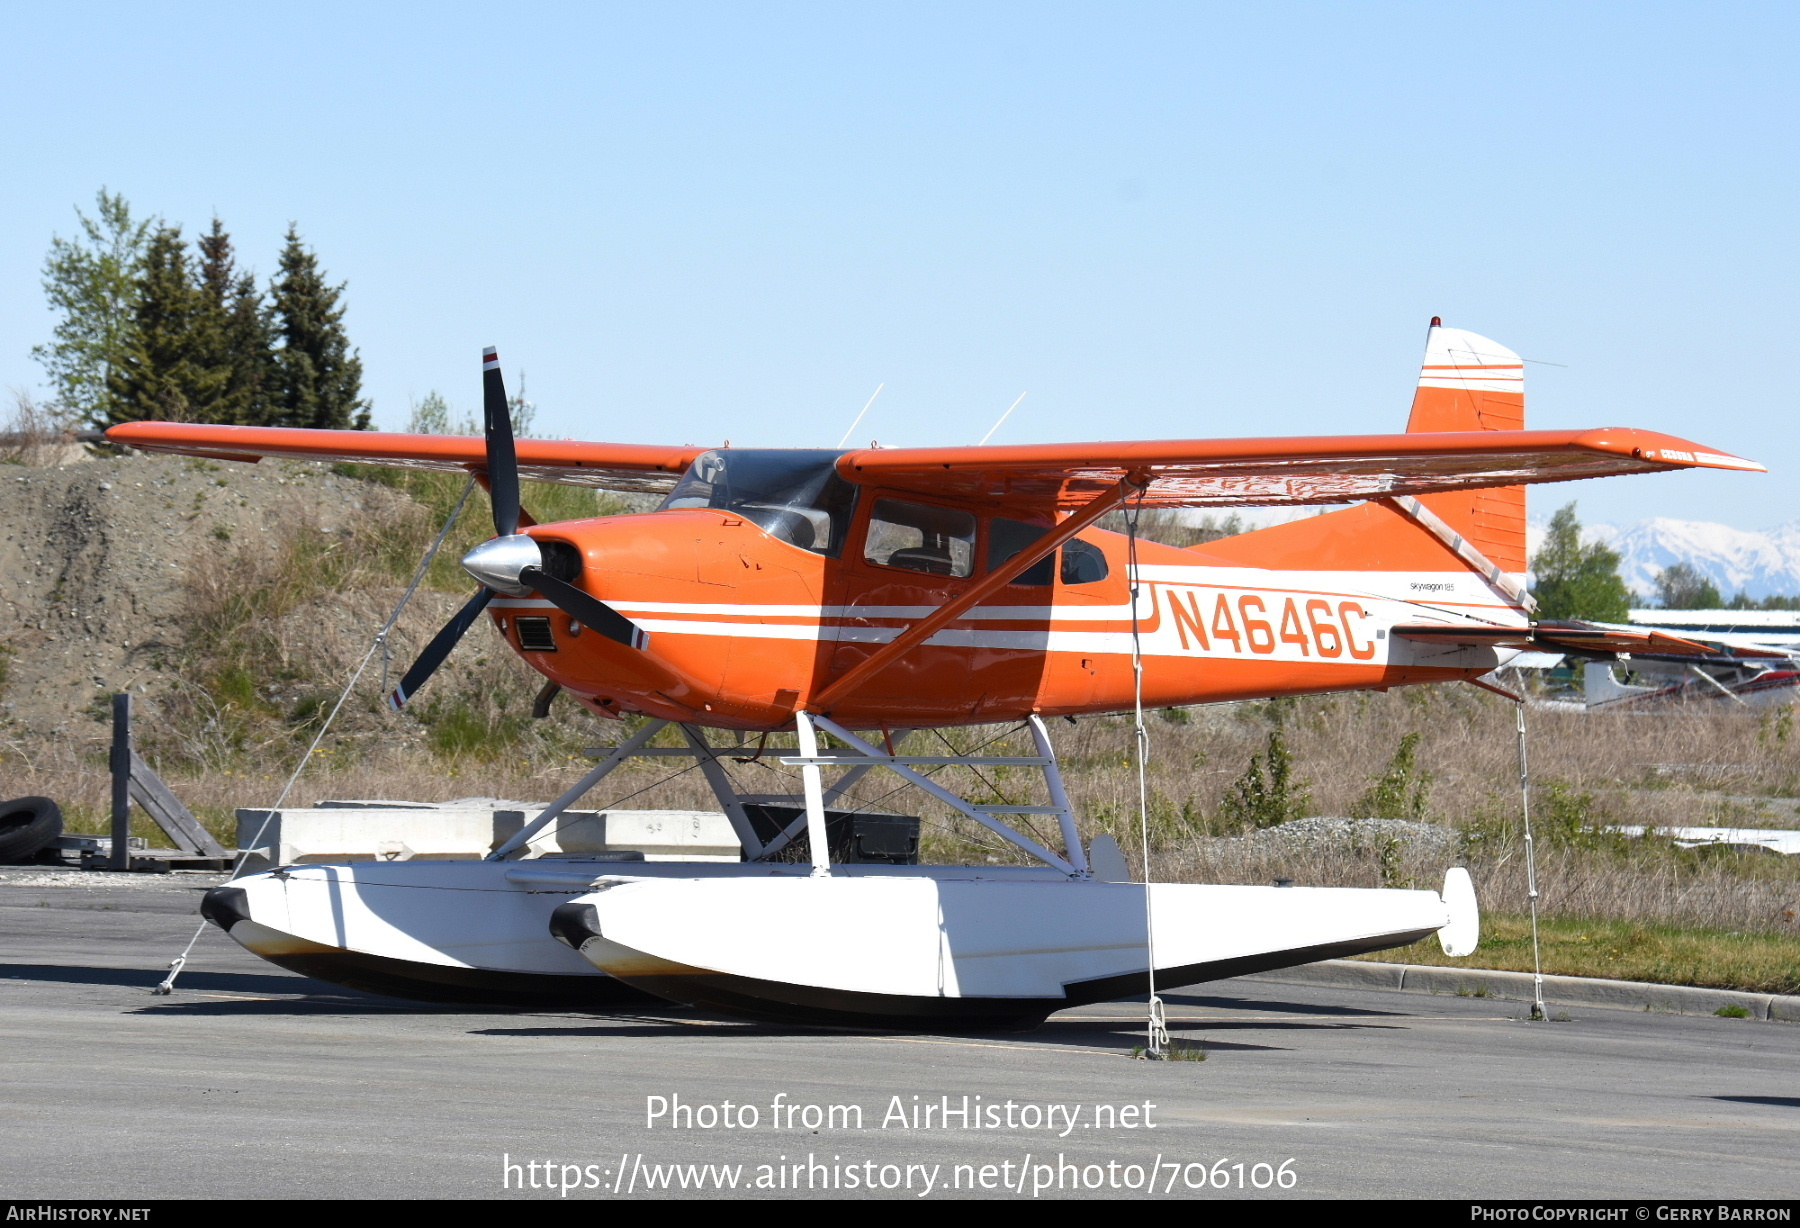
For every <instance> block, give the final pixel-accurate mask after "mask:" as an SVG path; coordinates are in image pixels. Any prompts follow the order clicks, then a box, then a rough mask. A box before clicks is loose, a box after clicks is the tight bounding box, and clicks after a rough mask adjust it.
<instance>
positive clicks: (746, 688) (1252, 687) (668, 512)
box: [490, 454, 1526, 730]
mask: <svg viewBox="0 0 1800 1228" xmlns="http://www.w3.org/2000/svg"><path fill="white" fill-rule="evenodd" d="M725 455H727V456H729V455H730V454H725ZM677 494H678V495H679V494H680V492H679V491H678V492H677ZM671 502H672V503H678V502H679V500H678V499H672V500H671ZM748 506H749V507H750V508H751V509H752V510H751V511H750V513H749V514H745V513H744V512H742V511H738V510H733V509H730V508H720V507H712V506H688V507H682V506H666V507H665V510H661V511H657V512H653V513H645V514H639V515H623V516H612V517H605V518H598V519H593V520H582V521H571V522H563V523H558V524H551V525H542V526H538V527H535V528H532V529H530V530H529V532H530V533H531V534H532V536H533V537H535V538H537V539H538V540H539V541H540V542H541V543H542V542H551V541H560V542H566V543H568V544H569V545H571V546H573V547H574V551H575V553H576V554H578V555H579V558H580V570H579V578H578V580H577V581H576V582H578V583H579V584H580V585H581V586H582V587H583V588H585V589H586V590H587V591H588V592H590V593H592V594H593V595H594V596H596V597H599V598H600V599H601V600H603V601H605V602H606V603H608V604H609V605H611V606H612V607H614V608H615V609H617V610H618V611H619V612H620V613H621V614H623V615H625V616H626V617H627V618H629V619H631V620H632V621H633V622H634V623H636V624H637V625H638V626H640V627H642V628H643V629H644V630H645V631H647V632H648V633H649V643H648V645H647V647H646V648H644V649H643V650H641V651H640V650H637V649H633V648H630V647H628V646H625V645H622V644H619V643H617V642H615V641H613V640H609V639H607V638H605V637H604V636H601V635H598V634H594V633H592V632H588V633H586V634H583V633H582V629H581V628H580V627H579V625H578V624H576V623H574V622H573V621H572V620H571V619H570V617H569V616H568V615H566V614H564V613H563V612H561V611H560V610H558V609H556V608H555V607H554V606H552V605H551V604H550V603H549V602H547V601H544V600H542V599H541V598H537V597H534V596H528V597H523V598H515V597H501V598H499V599H496V600H495V601H494V602H493V604H492V605H491V606H490V613H491V616H492V617H493V618H494V620H495V624H496V626H497V628H498V629H499V631H500V632H501V634H502V635H503V636H504V637H505V638H506V640H507V641H508V643H509V644H510V645H511V646H512V647H513V648H514V649H515V650H516V651H518V652H520V654H521V655H522V656H523V657H524V658H525V660H526V661H527V662H529V663H530V664H531V666H532V667H533V668H534V669H537V670H538V671H540V672H541V673H543V674H544V675H546V676H547V677H549V678H550V679H552V680H554V681H555V682H557V683H559V684H561V685H562V686H563V687H564V688H565V690H567V691H568V692H570V693H571V694H573V695H574V696H576V697H578V698H580V699H581V700H582V701H583V702H584V703H586V704H587V705H588V706H590V707H591V708H593V709H594V710H595V711H597V712H600V713H602V714H607V715H617V714H621V713H624V712H641V713H646V714H649V715H653V716H660V717H665V718H669V719H674V720H681V721H691V722H697V723H701V724H706V725H713V726H719V727H725V728H737V729H746V730H764V729H774V728H779V727H781V726H783V725H786V724H788V723H789V722H790V721H791V720H792V719H793V714H794V712H795V710H796V709H797V708H802V707H805V706H806V705H807V703H808V700H809V698H810V697H811V696H813V695H814V694H817V693H819V692H821V691H822V690H823V689H824V688H825V687H826V686H827V685H829V684H830V683H831V682H832V681H833V680H834V679H836V678H838V677H840V676H841V675H842V674H843V673H844V672H845V671H846V670H848V669H849V668H850V667H852V666H853V665H855V664H857V663H858V662H860V661H862V660H863V659H864V658H865V657H867V656H868V655H869V654H870V653H872V652H874V651H875V650H876V649H877V648H879V647H880V646H881V645H883V644H885V643H887V642H889V641H891V640H893V639H894V638H895V637H896V636H898V635H899V634H900V633H901V632H902V631H904V630H905V629H906V628H907V627H909V626H911V625H912V624H913V623H915V622H917V621H918V620H919V619H921V618H923V617H925V616H927V615H928V614H930V613H932V612H933V611H935V610H936V609H937V608H938V607H939V606H941V605H943V604H944V603H946V602H948V601H951V600H953V599H955V598H956V597H957V596H958V595H959V594H960V593H961V592H963V591H964V590H965V589H966V588H967V587H968V586H969V585H971V584H974V583H976V582H977V581H978V580H979V579H980V578H981V576H982V575H983V574H984V572H985V570H986V568H987V567H989V566H992V565H997V564H998V563H999V562H1002V561H1004V560H1005V559H1006V558H1008V557H1010V556H1011V554H1012V553H1013V552H1014V551H1015V550H1016V549H1018V548H1019V546H1020V545H1021V544H1022V542H1028V541H1029V540H1031V539H1032V538H1033V537H1035V536H1037V535H1041V534H1042V533H1044V532H1047V531H1048V530H1049V528H1050V527H1051V517H1050V516H1049V515H1047V514H1046V515H1044V516H1042V517H1041V518H1040V519H1039V522H1038V523H1036V524H1033V523H1030V522H1027V521H1023V520H1020V519H1015V517H1018V516H1019V515H1020V513H1019V512H1018V511H1016V510H1011V509H1007V508H1004V507H999V506H996V507H994V508H992V509H983V508H979V507H971V506H970V505H968V504H966V503H962V504H953V503H951V502H948V501H946V502H944V503H943V504H926V503H923V502H922V501H921V500H920V498H919V497H918V496H917V495H914V494H903V493H898V492H895V493H889V492H884V491H882V490H879V489H873V488H860V489H857V490H855V491H854V492H853V493H852V494H851V495H850V496H849V497H847V498H839V499H838V501H837V504H836V505H835V506H834V507H833V509H832V515H831V516H830V517H827V516H825V515H824V514H823V513H812V514H811V519H810V520H809V521H807V522H805V523H803V524H802V523H799V522H794V521H791V520H790V521H783V520H782V519H781V517H780V516H779V515H777V514H776V513H773V512H769V511H757V510H754V509H756V508H761V507H764V506H765V505H762V504H751V505H748ZM1364 510H1365V509H1353V510H1352V511H1351V512H1340V513H1333V515H1337V516H1347V517H1351V518H1352V521H1353V519H1354V516H1355V514H1356V513H1357V512H1360V511H1364ZM1366 510H1370V511H1375V510H1377V509H1366ZM796 524H798V525H799V527H798V531H796V528H795V525H796ZM1345 531H1346V532H1347V533H1349V534H1350V536H1351V539H1352V542H1351V548H1350V553H1351V555H1352V556H1354V555H1355V554H1356V553H1357V552H1356V550H1355V548H1354V537H1355V534H1356V533H1357V532H1358V531H1359V530H1358V529H1357V528H1356V525H1355V524H1354V523H1353V522H1346V525H1345ZM1257 536H1258V535H1257V534H1249V535H1245V537H1243V538H1239V539H1233V541H1234V543H1235V544H1236V546H1237V549H1236V550H1235V551H1226V552H1220V551H1219V550H1217V549H1216V548H1209V547H1200V548H1195V549H1176V548H1173V547H1170V546H1165V545H1161V544H1158V543H1155V542H1150V541H1144V540H1139V541H1138V542H1137V544H1136V549H1137V557H1138V572H1139V575H1140V577H1141V580H1142V583H1141V585H1140V591H1139V592H1138V595H1137V599H1136V601H1135V603H1134V602H1133V600H1132V598H1131V595H1130V593H1129V591H1128V588H1129V586H1128V576H1129V574H1130V565H1129V564H1130V560H1129V552H1130V545H1131V543H1130V542H1129V540H1128V538H1127V537H1126V536H1125V535H1123V534H1119V533H1113V532H1107V531H1102V530H1098V529H1090V530H1086V531H1084V532H1083V533H1082V534H1081V535H1080V536H1079V537H1078V538H1076V539H1075V541H1074V542H1072V543H1071V544H1070V545H1068V546H1065V547H1064V548H1063V549H1062V550H1061V551H1059V552H1057V554H1056V555H1053V556H1051V557H1050V558H1049V559H1046V560H1045V561H1044V563H1042V564H1039V565H1038V566H1036V567H1034V568H1032V569H1030V570H1028V571H1027V572H1026V573H1025V574H1024V575H1023V576H1021V577H1020V581H1021V582H1017V583H1013V584H1009V585H1007V586H1005V587H1004V588H1003V589H1002V590H1000V591H999V592H998V593H997V594H996V595H994V596H993V597H991V598H990V599H988V600H986V601H984V602H983V603H982V604H980V605H977V606H976V607H974V608H973V609H971V610H969V611H968V612H967V613H966V615H965V616H964V617H962V618H960V619H957V620H956V621H954V622H952V623H951V624H950V625H948V626H947V627H945V628H944V629H943V630H941V631H939V632H938V633H937V634H935V635H934V636H932V637H931V638H930V639H929V640H927V641H926V642H925V643H924V644H923V645H921V646H920V647H918V648H917V649H915V650H913V651H912V652H910V653H907V654H905V655H903V656H902V657H900V658H899V659H897V660H896V661H894V662H893V663H892V664H891V665H889V666H888V667H886V668H885V669H884V670H883V671H882V672H880V673H879V674H877V675H876V676H875V677H874V678H873V679H871V680H870V681H869V682H868V683H866V684H865V685H864V686H863V687H861V688H860V689H859V690H857V691H855V692H853V693H852V694H851V695H849V696H847V697H845V698H843V699H841V700H839V701H837V702H835V703H834V704H833V711H832V713H831V715H833V717H834V718H835V719H837V720H839V721H841V722H849V723H854V724H858V725H860V726H861V727H873V726H877V725H882V724H885V725H887V726H889V727H892V728H903V727H909V726H944V725H958V724H973V723H981V722H989V721H1004V720H1013V719H1020V718H1022V717H1024V716H1026V715H1028V714H1030V713H1034V712H1035V713H1038V714H1040V715H1045V716H1056V715H1073V714H1082V713H1101V712H1115V711H1120V710H1122V709H1127V708H1130V707H1131V706H1132V704H1133V671H1132V652H1133V638H1134V634H1135V636H1136V639H1137V642H1138V644H1139V646H1140V649H1141V653H1142V657H1143V662H1144V678H1143V701H1144V703H1145V704H1146V705H1148V706H1157V707H1167V706H1179V705H1187V704H1199V703H1209V702H1215V701H1220V700H1231V699H1245V698H1257V697H1267V696H1277V695H1289V694H1306V693H1318V692H1328V691H1343V690H1358V689H1382V688H1386V687H1391V686H1397V685H1404V684H1409V683H1421V682H1436V681H1446V680H1453V679H1460V678H1468V677H1475V676H1478V675H1480V674H1483V673H1485V672H1487V671H1489V670H1491V669H1493V668H1494V667H1495V666H1496V665H1499V664H1502V663H1503V662H1504V660H1505V659H1506V658H1507V657H1508V656H1509V655H1510V654H1509V653H1507V652H1505V651H1504V650H1501V651H1498V652H1496V651H1495V650H1491V649H1458V648H1444V647H1439V646H1429V645H1423V644H1413V643H1408V642H1406V641H1404V640H1397V639H1395V638H1394V637H1391V636H1390V635H1389V634H1388V632H1389V629H1390V628H1392V627H1393V626H1395V625H1396V624H1399V623H1413V624H1416V623H1419V622H1430V621H1443V622H1460V621H1465V620H1467V619H1468V618H1471V617H1473V618H1477V619H1479V620H1481V621H1484V622H1489V623H1500V624H1503V625H1508V626H1523V625H1524V624H1525V622H1526V617H1525V615H1524V613H1523V612H1522V611H1520V610H1519V609H1517V608H1516V607H1514V606H1511V605H1509V604H1508V602H1507V600H1506V599H1505V598H1504V597H1502V596H1501V595H1499V594H1497V593H1496V592H1494V590H1493V589H1492V588H1490V587H1489V586H1488V585H1487V584H1486V583H1484V582H1483V581H1482V580H1481V578H1480V577H1478V576H1476V575H1475V574H1474V573H1472V572H1471V571H1469V570H1468V569H1466V568H1461V567H1459V566H1457V564H1456V560H1455V559H1454V556H1452V555H1450V554H1449V553H1448V552H1447V551H1442V550H1437V549H1415V550H1412V551H1411V554H1410V555H1409V556H1408V558H1409V559H1410V561H1411V563H1412V565H1411V566H1394V565H1391V561H1390V565H1387V566H1383V563H1382V559H1381V558H1380V557H1379V556H1380V554H1381V551H1379V550H1376V549H1373V548H1371V550H1370V552H1369V557H1368V559H1367V560H1366V561H1367V564H1368V569H1362V568H1361V567H1359V566H1358V565H1357V564H1358V563H1361V562H1363V560H1361V559H1357V558H1354V557H1353V558H1351V559H1346V557H1345V550H1344V548H1343V547H1342V546H1340V547H1339V548H1338V549H1336V550H1335V551H1328V552H1326V553H1330V554H1332V558H1331V559H1330V562H1331V563H1332V564H1334V565H1335V566H1334V567H1333V568H1332V569H1322V570H1307V569H1305V568H1304V567H1303V566H1298V567H1297V566H1295V565H1294V564H1296V563H1297V562H1301V563H1303V562H1304V559H1303V558H1302V559H1296V558H1295V557H1293V555H1294V551H1293V550H1291V549H1290V550H1289V551H1287V554H1286V556H1285V557H1280V558H1278V559H1272V560H1271V561H1272V562H1273V563H1275V565H1271V566H1255V565H1251V566H1246V565H1244V562H1243V555H1244V554H1245V549H1244V548H1245V547H1246V546H1248V545H1250V544H1251V542H1252V541H1253V539H1255V538H1256V537H1257ZM1275 545H1276V543H1274V542H1272V543H1271V546H1272V548H1273V547H1274V546H1275ZM564 553H565V555H566V554H567V553H568V552H566V551H565V552H564ZM1250 553H1251V554H1254V553H1255V552H1254V551H1251V552H1250ZM1276 553H1279V551H1276ZM1390 553H1391V552H1390ZM1403 553H1404V552H1403ZM1234 556H1235V557H1234ZM1404 561H1406V560H1403V562H1404ZM1346 564H1348V565H1346ZM1420 564H1423V565H1422V566H1421V565H1420Z"/></svg>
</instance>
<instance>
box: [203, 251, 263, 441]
mask: <svg viewBox="0 0 1800 1228" xmlns="http://www.w3.org/2000/svg"><path fill="white" fill-rule="evenodd" d="M198 246H199V248H200V269H199V275H200V292H201V317H202V323H201V327H200V329H199V335H198V336H197V337H196V341H197V343H198V344H199V345H200V346H202V347H203V348H204V350H205V352H206V353H205V358H206V362H207V365H209V366H213V367H222V368H224V369H225V370H226V371H227V372H228V374H227V376H226V379H225V386H224V390H223V392H222V394H221V396H220V398H219V401H218V403H217V405H216V406H215V407H214V409H213V412H212V415H211V416H210V417H209V418H208V419H207V420H208V421H211V422H231V423H240V424H252V425H255V424H261V423H266V422H267V421H268V420H269V417H270V414H269V388H270V385H271V384H272V383H273V379H274V359H273V350H274V346H275V337H274V332H273V330H272V329H271V327H270V323H269V313H268V311H267V309H266V308H265V307H264V305H263V297H262V292H261V291H259V290H258V289H257V288H256V278H255V277H254V276H252V275H251V274H249V273H243V274H240V273H239V272H238V271H237V257H236V254H235V253H234V252H233V250H232V246H231V236H230V235H228V234H226V233H225V227H224V225H223V224H222V223H221V222H220V221H219V219H218V218H216V217H215V218H213V223H212V229H211V230H210V231H209V232H207V233H206V234H204V235H202V236H201V237H200V239H199V243H198Z"/></svg>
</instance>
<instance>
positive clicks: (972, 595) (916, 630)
mask: <svg viewBox="0 0 1800 1228" xmlns="http://www.w3.org/2000/svg"><path fill="white" fill-rule="evenodd" d="M1147 481H1148V477H1147V475H1143V474H1140V473H1137V472H1133V473H1132V474H1130V475H1128V476H1127V477H1126V478H1125V479H1124V480H1122V481H1121V482H1119V483H1118V485H1116V486H1114V487H1113V488H1112V489H1111V490H1109V491H1107V492H1106V493H1105V494H1103V495H1098V496H1096V497H1094V498H1092V499H1090V500H1088V502H1087V504H1086V505H1085V506H1084V507H1082V509H1081V510H1080V511H1078V512H1076V513H1075V514H1074V515H1072V516H1070V517H1069V518H1068V519H1067V520H1065V521H1063V522H1062V523H1061V524H1059V525H1057V526H1056V527H1055V528H1054V529H1052V530H1050V532H1048V533H1046V534H1044V535H1043V536H1042V537H1040V538H1038V539H1037V540H1036V541H1035V542H1033V543H1031V545H1029V546H1027V547H1025V549H1023V550H1021V551H1019V553H1017V554H1015V555H1013V556H1012V557H1011V558H1010V559H1008V560H1006V562H1004V563H1002V564H1001V565H1000V566H998V567H996V568H995V569H994V570H992V571H990V572H988V574H987V575H986V576H984V577H982V579H981V580H980V581H978V582H977V583H975V584H971V585H970V586H969V587H968V588H967V589H964V590H963V594H962V596H960V597H957V598H955V599H953V600H951V601H947V602H945V603H944V604H943V605H941V606H939V607H938V608H937V610H936V612H935V613H932V614H928V615H926V616H925V617H924V618H922V619H920V620H919V621H918V622H916V623H914V624H913V625H912V626H911V627H909V628H907V629H906V630H905V631H904V632H902V633H901V634H900V635H899V636H897V637H896V638H895V639H893V640H891V641H890V642H888V643H886V644H883V645H882V646H881V647H880V648H877V649H876V650H875V651H874V652H873V653H871V654H870V655H869V656H867V657H864V658H863V659H862V660H861V661H860V662H858V663H857V664H856V665H855V666H853V667H852V668H851V669H850V672H848V673H846V674H845V675H844V676H843V677H841V678H839V679H838V680H837V681H836V682H834V683H832V684H831V685H830V686H828V687H826V688H825V689H824V690H823V691H820V692H819V693H818V694H817V695H815V696H813V697H812V698H811V699H809V700H807V701H806V710H807V711H808V712H812V713H817V714H826V713H829V712H830V711H831V705H832V704H834V703H836V702H837V701H838V700H840V699H843V698H844V697H845V696H846V695H849V694H850V693H851V692H852V691H854V690H856V689H857V688H858V687H860V686H861V685H862V684H863V683H865V682H867V681H868V680H869V679H871V678H873V677H874V676H875V675H876V674H879V673H880V672H881V671H882V670H884V669H886V668H887V667H888V666H890V665H892V664H893V663H894V662H895V661H898V660H899V659H900V658H901V657H903V656H905V655H906V654H907V653H909V652H911V651H912V650H913V649H915V648H917V647H918V646H919V645H920V644H923V643H924V642H925V641H926V640H928V639H930V638H931V637H932V636H934V635H936V634H937V633H938V632H939V631H942V630H943V629H944V628H945V627H947V626H949V625H950V624H951V623H953V622H955V621H956V620H957V619H959V618H961V617H962V616H963V615H964V614H966V613H968V612H969V611H970V610H971V609H973V608H974V607H975V606H976V605H978V604H980V603H981V602H983V601H985V600H986V599H987V598H989V597H991V596H993V595H994V594H995V593H997V592H999V591H1000V590H1001V589H1003V588H1005V587H1006V586H1007V584H1009V583H1010V582H1011V581H1012V580H1013V578H1014V577H1015V576H1019V575H1023V574H1024V573H1025V571H1026V570H1027V569H1029V568H1030V567H1031V565H1032V564H1033V563H1036V562H1037V561H1038V560H1039V559H1042V558H1046V557H1048V556H1049V555H1050V554H1051V553H1052V552H1054V551H1055V550H1056V548H1057V547H1059V546H1061V545H1062V544H1063V543H1064V542H1066V541H1068V540H1069V539H1070V538H1071V537H1074V536H1075V535H1076V534H1077V533H1079V532H1081V531H1082V530H1083V529H1085V528H1087V527H1088V526H1089V525H1091V524H1093V523H1094V522H1095V521H1096V520H1098V519H1100V517H1102V516H1104V515H1106V513H1108V512H1110V511H1112V510H1113V508H1115V507H1117V506H1119V504H1121V503H1123V502H1124V501H1125V500H1126V498H1127V497H1128V496H1129V495H1130V494H1131V493H1132V492H1133V491H1134V490H1140V489H1142V488H1143V486H1144V484H1145V482H1147ZM1134 600H1135V595H1134Z"/></svg>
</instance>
